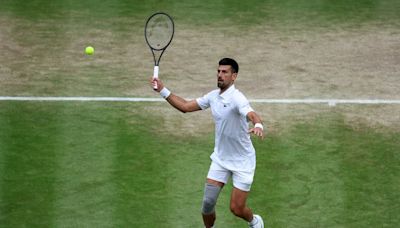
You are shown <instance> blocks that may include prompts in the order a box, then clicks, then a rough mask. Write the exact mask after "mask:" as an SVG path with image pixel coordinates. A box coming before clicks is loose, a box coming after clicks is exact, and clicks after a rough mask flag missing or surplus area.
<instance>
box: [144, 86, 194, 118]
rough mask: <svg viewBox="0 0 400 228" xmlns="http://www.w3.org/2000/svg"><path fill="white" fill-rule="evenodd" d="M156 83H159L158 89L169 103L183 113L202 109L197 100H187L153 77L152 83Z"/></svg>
mask: <svg viewBox="0 0 400 228" xmlns="http://www.w3.org/2000/svg"><path fill="white" fill-rule="evenodd" d="M154 83H156V84H157V90H156V91H157V92H159V93H160V94H161V96H163V97H164V98H165V99H166V100H167V101H168V103H170V104H171V105H172V107H174V108H176V109H178V110H179V111H181V112H183V113H186V112H194V111H199V110H201V108H200V106H199V105H198V104H197V101H196V100H186V99H184V98H182V97H179V96H177V95H175V94H172V93H171V92H170V91H169V90H168V89H167V88H165V87H164V84H163V83H162V82H161V80H160V79H152V80H151V84H152V85H153V84H154Z"/></svg>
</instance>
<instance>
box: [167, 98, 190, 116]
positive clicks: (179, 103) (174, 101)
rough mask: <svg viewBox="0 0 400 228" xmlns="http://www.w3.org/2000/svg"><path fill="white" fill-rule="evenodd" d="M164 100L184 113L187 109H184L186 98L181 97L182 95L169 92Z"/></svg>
mask: <svg viewBox="0 0 400 228" xmlns="http://www.w3.org/2000/svg"><path fill="white" fill-rule="evenodd" d="M166 100H167V101H168V103H169V104H170V105H171V106H172V107H174V108H176V109H178V110H179V111H181V112H183V113H185V112H188V110H187V109H186V104H187V103H188V101H187V100H185V99H183V98H182V97H179V96H176V95H175V94H172V93H171V94H170V95H169V96H168V97H167V98H166Z"/></svg>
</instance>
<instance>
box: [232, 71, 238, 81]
mask: <svg viewBox="0 0 400 228" xmlns="http://www.w3.org/2000/svg"><path fill="white" fill-rule="evenodd" d="M237 76H238V73H232V79H233V81H235V80H236V78H237Z"/></svg>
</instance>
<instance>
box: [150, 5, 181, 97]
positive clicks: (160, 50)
mask: <svg viewBox="0 0 400 228" xmlns="http://www.w3.org/2000/svg"><path fill="white" fill-rule="evenodd" d="M144 37H145V38H146V42H147V45H149V47H150V50H151V53H152V54H153V59H154V72H153V78H158V71H159V67H158V66H159V64H160V60H161V56H162V55H163V54H164V51H165V49H167V47H168V45H169V44H170V43H171V41H172V37H174V21H173V20H172V18H171V16H169V15H168V14H166V13H161V12H160V13H155V14H153V15H151V16H150V17H149V19H147V22H146V26H145V28H144ZM156 54H157V55H158V58H156ZM153 89H154V90H156V89H157V84H156V83H154V84H153Z"/></svg>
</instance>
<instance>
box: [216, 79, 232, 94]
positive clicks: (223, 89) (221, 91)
mask: <svg viewBox="0 0 400 228" xmlns="http://www.w3.org/2000/svg"><path fill="white" fill-rule="evenodd" d="M232 85H233V82H232V83H231V84H229V85H228V86H226V87H224V88H220V91H219V94H222V93H223V92H225V91H226V90H228V89H229V88H230V87H231V86H232Z"/></svg>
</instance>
